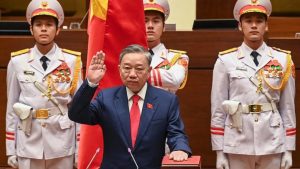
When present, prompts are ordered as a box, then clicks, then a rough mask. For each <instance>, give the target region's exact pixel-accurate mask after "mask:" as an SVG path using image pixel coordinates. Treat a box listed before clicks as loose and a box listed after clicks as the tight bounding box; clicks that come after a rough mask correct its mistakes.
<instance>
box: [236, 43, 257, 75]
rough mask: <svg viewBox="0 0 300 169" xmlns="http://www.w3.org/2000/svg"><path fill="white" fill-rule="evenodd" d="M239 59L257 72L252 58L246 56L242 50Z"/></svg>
mask: <svg viewBox="0 0 300 169" xmlns="http://www.w3.org/2000/svg"><path fill="white" fill-rule="evenodd" d="M238 58H239V59H240V60H241V62H243V63H244V64H245V65H247V66H249V67H251V68H252V69H253V70H256V69H257V67H256V65H255V63H254V62H253V60H252V59H251V58H250V56H245V53H243V52H242V50H241V48H240V49H239V52H238Z"/></svg>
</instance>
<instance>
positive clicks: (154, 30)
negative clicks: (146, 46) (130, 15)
mask: <svg viewBox="0 0 300 169" xmlns="http://www.w3.org/2000/svg"><path fill="white" fill-rule="evenodd" d="M145 24H146V33H147V41H148V42H156V41H157V42H160V37H161V35H162V33H163V31H164V19H163V16H162V14H161V13H159V12H157V11H146V12H145Z"/></svg>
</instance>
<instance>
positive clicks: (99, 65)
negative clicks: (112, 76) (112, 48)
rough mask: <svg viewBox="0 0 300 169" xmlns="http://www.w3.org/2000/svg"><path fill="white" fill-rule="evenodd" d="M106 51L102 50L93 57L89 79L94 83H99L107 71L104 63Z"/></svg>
mask: <svg viewBox="0 0 300 169" xmlns="http://www.w3.org/2000/svg"><path fill="white" fill-rule="evenodd" d="M104 60H105V53H104V52H102V51H100V52H97V53H96V55H94V56H93V57H92V60H91V64H90V66H89V68H88V72H87V79H88V80H89V81H90V82H91V83H94V84H98V83H99V81H100V80H101V79H102V78H103V76H104V75H105V72H106V66H105V64H104Z"/></svg>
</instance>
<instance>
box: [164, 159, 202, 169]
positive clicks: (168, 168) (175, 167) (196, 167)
mask: <svg viewBox="0 0 300 169" xmlns="http://www.w3.org/2000/svg"><path fill="white" fill-rule="evenodd" d="M161 168H162V169H201V156H191V157H190V158H188V160H187V161H183V162H176V161H173V160H169V156H164V158H163V161H162V167H161Z"/></svg>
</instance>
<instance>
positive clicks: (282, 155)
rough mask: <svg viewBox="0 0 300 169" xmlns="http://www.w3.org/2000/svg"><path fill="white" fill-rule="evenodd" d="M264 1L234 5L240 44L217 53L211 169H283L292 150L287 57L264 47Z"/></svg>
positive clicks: (267, 6) (241, 0)
mask: <svg viewBox="0 0 300 169" xmlns="http://www.w3.org/2000/svg"><path fill="white" fill-rule="evenodd" d="M271 10H272V5H271V2H270V0H238V1H237V2H236V4H235V7H234V11H233V13H234V17H235V19H236V20H237V21H239V25H238V28H239V30H240V31H241V32H242V33H243V35H244V36H243V37H244V41H243V43H242V45H241V46H240V47H238V48H233V49H229V50H227V51H224V52H220V53H219V56H218V59H217V61H216V63H215V66H214V70H213V84H212V93H211V105H212V107H211V111H212V116H211V137H212V148H213V150H214V151H216V153H217V163H216V164H217V169H229V168H230V169H279V168H283V169H288V168H290V167H291V166H292V151H294V150H295V137H296V118H295V104H294V103H295V102H294V99H295V70H294V64H293V61H292V59H291V52H289V51H285V50H281V49H278V48H272V47H269V46H268V45H267V44H266V43H265V42H264V39H263V37H264V34H265V33H266V32H267V31H268V18H269V16H270V14H271Z"/></svg>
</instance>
